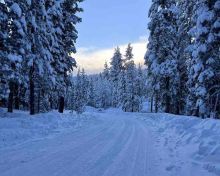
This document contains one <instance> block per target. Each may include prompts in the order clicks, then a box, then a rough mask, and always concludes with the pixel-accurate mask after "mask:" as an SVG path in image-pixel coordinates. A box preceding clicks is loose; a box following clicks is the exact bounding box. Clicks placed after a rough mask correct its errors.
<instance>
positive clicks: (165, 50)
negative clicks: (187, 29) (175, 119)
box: [145, 0, 179, 112]
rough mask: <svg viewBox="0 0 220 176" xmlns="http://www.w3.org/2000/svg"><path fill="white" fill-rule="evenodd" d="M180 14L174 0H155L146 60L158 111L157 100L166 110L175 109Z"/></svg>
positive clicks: (151, 12) (151, 11)
mask: <svg viewBox="0 0 220 176" xmlns="http://www.w3.org/2000/svg"><path fill="white" fill-rule="evenodd" d="M177 16H178V10H177V9H176V4H175V1H172V0H171V1H153V4H152V6H151V9H150V12H149V17H150V18H151V22H150V23H149V30H150V32H151V33H150V38H149V44H148V51H147V54H146V56H145V61H146V62H145V63H146V65H147V66H148V77H149V81H148V83H150V84H151V85H152V90H154V91H153V92H152V96H154V97H155V103H156V107H155V109H156V111H157V110H158V107H157V105H158V101H159V102H160V103H161V105H162V107H163V108H164V109H165V112H172V111H173V109H172V108H171V107H172V106H171V105H172V104H173V97H175V96H176V95H175V94H176V86H175V85H176V79H177V80H179V73H178V70H177V66H178V64H177V59H178V58H177V53H178V44H177V39H176V33H177V25H176V22H177ZM159 92H160V94H159ZM159 95H160V96H159Z"/></svg>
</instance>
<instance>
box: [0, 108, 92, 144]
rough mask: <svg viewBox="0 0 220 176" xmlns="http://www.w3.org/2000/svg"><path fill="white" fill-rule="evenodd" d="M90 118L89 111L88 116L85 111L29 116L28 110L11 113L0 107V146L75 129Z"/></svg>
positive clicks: (54, 112)
mask: <svg viewBox="0 0 220 176" xmlns="http://www.w3.org/2000/svg"><path fill="white" fill-rule="evenodd" d="M92 118H93V116H92V115H91V113H90V115H89V116H88V115H87V113H85V114H83V115H81V116H78V115H76V113H75V112H73V113H71V112H70V111H66V112H65V113H64V114H60V113H58V112H57V111H52V112H49V113H45V114H37V115H34V116H30V115H29V114H28V112H23V111H15V112H14V113H12V114H11V113H7V112H6V109H0V148H3V147H7V146H12V145H16V144H19V143H23V142H27V141H28V140H31V139H34V140H36V139H39V138H45V137H52V136H53V135H55V134H58V133H60V132H68V131H70V130H76V129H78V128H80V127H82V125H86V124H87V122H88V121H90V120H91V119H92Z"/></svg>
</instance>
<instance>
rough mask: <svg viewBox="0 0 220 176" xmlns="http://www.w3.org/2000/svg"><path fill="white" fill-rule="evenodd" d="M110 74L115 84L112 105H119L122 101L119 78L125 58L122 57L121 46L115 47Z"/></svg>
mask: <svg viewBox="0 0 220 176" xmlns="http://www.w3.org/2000/svg"><path fill="white" fill-rule="evenodd" d="M110 65H111V66H110V76H111V78H110V79H111V81H112V84H113V85H114V87H113V95H112V96H113V100H112V105H113V107H117V106H118V105H119V102H120V98H119V97H120V96H119V94H120V92H119V91H118V89H119V79H120V75H121V71H122V69H123V59H122V54H121V52H120V48H119V47H117V48H116V49H115V53H114V56H113V57H112V59H111V62H110Z"/></svg>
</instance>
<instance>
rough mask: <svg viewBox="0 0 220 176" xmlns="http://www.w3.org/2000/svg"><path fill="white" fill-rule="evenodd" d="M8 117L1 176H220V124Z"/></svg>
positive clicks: (133, 117) (122, 117) (104, 115)
mask: <svg viewBox="0 0 220 176" xmlns="http://www.w3.org/2000/svg"><path fill="white" fill-rule="evenodd" d="M2 111H3V112H2ZM0 117H4V118H0V175H1V176H18V175H22V176H39V175H40V176H55V175H58V176H102V175H103V176H142V175H143V176H177V175H178V176H198V175H202V176H216V175H220V121H217V120H211V119H209V120H201V119H197V118H193V117H184V116H174V115H169V114H151V113H124V112H121V111H120V110H118V109H109V110H106V111H98V110H95V109H93V108H87V112H86V113H85V114H84V115H83V116H81V117H77V115H76V114H75V113H73V114H72V113H70V112H65V113H64V114H62V115H61V114H58V113H57V112H50V113H47V114H39V115H36V116H32V117H30V116H29V115H28V114H27V113H24V112H21V111H17V112H15V113H14V114H8V113H6V112H5V110H2V109H1V110H0Z"/></svg>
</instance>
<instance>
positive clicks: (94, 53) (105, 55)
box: [73, 36, 147, 74]
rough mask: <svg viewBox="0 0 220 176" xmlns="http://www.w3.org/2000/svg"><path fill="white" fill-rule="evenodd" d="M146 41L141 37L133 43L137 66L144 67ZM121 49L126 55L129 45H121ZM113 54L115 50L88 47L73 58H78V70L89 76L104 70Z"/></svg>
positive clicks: (79, 49) (81, 49)
mask: <svg viewBox="0 0 220 176" xmlns="http://www.w3.org/2000/svg"><path fill="white" fill-rule="evenodd" d="M146 41H147V38H146V37H145V36H141V37H140V38H139V40H138V41H137V42H133V43H131V45H132V47H133V54H134V61H135V63H136V64H141V65H144V55H145V53H146V46H147V44H146ZM115 47H117V46H115ZM119 47H120V49H121V53H122V54H123V55H124V54H125V50H126V47H127V44H122V45H119ZM113 54H114V48H106V49H97V48H95V47H88V48H78V52H77V54H75V55H74V56H73V57H75V58H76V61H77V65H78V68H84V69H85V71H86V73H87V74H96V73H100V72H101V71H102V70H103V68H104V63H105V62H108V63H109V62H110V60H111V58H112V56H113ZM75 72H76V71H75Z"/></svg>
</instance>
